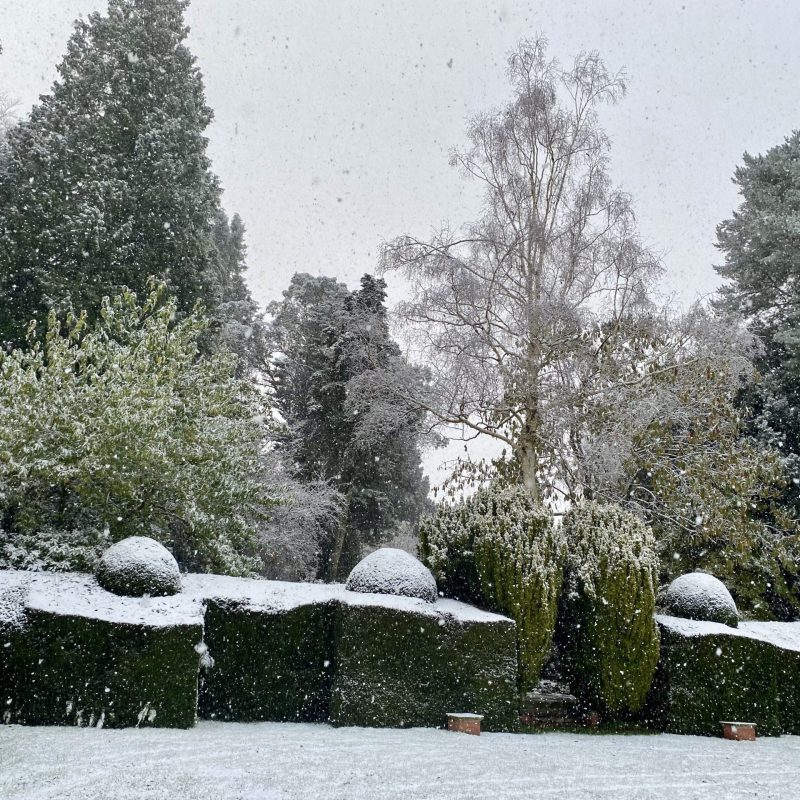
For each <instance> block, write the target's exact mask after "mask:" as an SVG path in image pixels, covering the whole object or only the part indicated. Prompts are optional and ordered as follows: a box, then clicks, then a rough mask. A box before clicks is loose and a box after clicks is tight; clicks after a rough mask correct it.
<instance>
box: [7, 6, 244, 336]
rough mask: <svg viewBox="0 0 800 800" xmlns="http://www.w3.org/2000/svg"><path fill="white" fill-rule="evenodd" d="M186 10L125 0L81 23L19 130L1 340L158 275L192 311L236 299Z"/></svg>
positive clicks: (207, 112) (11, 166)
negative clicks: (219, 229)
mask: <svg viewBox="0 0 800 800" xmlns="http://www.w3.org/2000/svg"><path fill="white" fill-rule="evenodd" d="M186 5H187V4H186V3H184V2H176V1H175V0H152V1H151V2H146V3H143V2H139V0H111V2H110V3H109V8H108V12H107V13H106V14H99V13H92V14H90V15H89V16H88V18H86V19H82V20H79V21H78V22H77V23H76V25H75V30H74V32H73V35H72V37H71V38H70V41H69V44H68V47H67V51H66V53H65V56H64V58H63V60H62V61H61V63H60V64H59V65H58V77H57V79H56V81H55V82H54V83H53V85H52V89H51V92H50V94H48V95H44V96H42V98H41V102H40V103H38V104H37V105H35V106H34V107H33V109H32V110H31V112H30V115H29V116H28V118H27V119H25V120H24V121H23V122H21V123H20V124H19V125H17V126H16V127H15V128H14V129H13V130H12V131H11V132H10V133H9V135H8V144H9V148H8V149H9V157H8V160H7V161H8V163H7V169H6V170H5V174H4V175H3V177H2V181H0V196H2V201H0V278H1V279H0V306H1V307H2V309H3V314H2V315H0V340H4V339H10V340H13V341H16V342H19V341H23V340H24V336H25V326H26V325H27V323H28V321H29V320H30V319H32V318H34V317H36V318H38V319H39V320H43V319H44V318H45V317H46V314H47V311H48V307H49V306H50V305H51V304H56V305H57V307H58V310H59V313H65V312H66V311H67V310H69V309H71V310H73V311H75V313H78V312H80V310H81V309H83V308H87V309H89V310H90V311H91V312H92V313H93V312H95V311H96V310H97V308H98V307H99V305H100V301H101V298H102V297H103V296H104V295H105V294H112V293H114V292H117V291H120V290H121V288H122V287H123V286H128V287H129V288H131V289H133V290H135V291H139V292H141V291H143V290H144V289H145V286H146V281H147V279H148V277H149V276H150V275H158V276H160V277H163V278H165V279H166V278H167V277H168V278H169V281H170V288H171V291H172V292H173V294H175V296H176V297H177V299H178V306H179V308H180V309H181V311H184V312H188V311H190V310H191V308H192V307H193V305H194V303H195V302H196V301H197V300H198V299H199V298H202V299H203V300H204V301H205V302H207V303H208V304H209V305H211V306H213V305H215V304H216V302H218V301H219V300H221V299H224V296H225V294H226V293H227V292H226V289H227V284H229V283H230V282H231V280H235V279H236V278H237V275H235V274H233V275H232V274H230V272H231V270H230V267H229V265H228V264H227V263H226V258H225V253H224V252H221V249H222V248H221V247H220V245H221V241H220V239H219V237H217V236H215V230H214V222H215V220H216V219H217V216H218V213H219V211H220V186H219V181H218V179H217V178H216V176H215V175H213V173H212V172H211V170H210V162H209V158H208V155H207V152H206V151H207V146H208V139H207V137H206V136H205V135H204V133H205V129H206V128H207V126H208V125H209V124H210V122H211V120H212V117H213V113H212V111H211V109H210V108H209V107H208V105H207V104H206V102H205V96H204V87H203V81H202V76H201V74H200V71H199V70H198V68H197V66H196V63H195V59H194V57H193V55H192V54H191V52H190V51H189V49H188V48H187V46H186V36H187V34H188V28H187V27H186V24H185V21H184V11H185V7H186Z"/></svg>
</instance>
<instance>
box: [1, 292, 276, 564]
mask: <svg viewBox="0 0 800 800" xmlns="http://www.w3.org/2000/svg"><path fill="white" fill-rule="evenodd" d="M163 293H164V287H163V286H162V287H160V288H159V289H156V290H154V291H153V292H151V294H150V295H149V296H148V297H147V298H146V300H145V301H144V303H142V304H139V302H138V301H137V298H136V295H134V294H132V293H131V292H125V293H124V294H122V295H120V296H117V297H115V298H114V299H113V300H108V299H106V300H104V301H103V304H102V307H101V309H100V314H99V319H98V320H97V322H96V324H94V325H89V324H87V321H86V318H85V316H81V317H79V318H75V317H70V318H69V319H68V320H67V323H66V326H64V327H63V328H62V326H61V325H60V324H59V322H58V320H57V319H56V316H55V314H54V313H52V312H51V314H50V318H49V321H48V330H47V334H46V336H45V337H44V341H43V342H40V341H33V343H32V344H31V345H30V346H29V348H27V349H22V348H18V349H16V350H13V351H12V352H11V353H10V354H7V355H0V378H1V380H0V559H2V563H3V564H5V565H10V566H16V567H24V568H41V567H48V568H55V569H90V568H91V566H92V564H93V561H94V559H95V558H96V556H97V555H98V553H99V551H100V549H101V548H102V547H103V546H104V545H107V544H108V543H109V542H111V541H118V540H119V539H123V538H125V537H127V536H131V535H136V534H140V535H146V536H151V537H152V538H154V539H157V540H158V541H160V542H162V543H163V544H165V545H167V546H168V547H169V548H170V549H171V551H172V552H173V554H174V555H175V557H176V558H177V560H178V562H179V564H180V565H181V567H182V568H183V569H192V570H195V571H218V572H232V573H247V572H251V571H256V570H258V569H259V566H260V560H259V558H258V547H259V540H258V530H259V525H260V523H261V521H262V520H263V519H264V516H265V514H266V512H267V511H268V509H269V507H270V506H271V505H272V504H273V503H274V501H275V499H274V498H273V497H272V496H271V495H270V492H269V487H268V485H267V484H266V483H265V480H266V479H268V478H269V476H268V475H264V474H263V471H262V470H263V447H264V441H265V427H264V423H263V422H262V421H261V419H262V418H261V417H260V416H259V415H263V414H264V413H265V408H264V406H263V399H262V398H261V397H260V396H259V395H258V394H257V393H256V392H255V391H254V390H253V389H252V388H251V387H250V386H249V385H248V384H246V383H244V382H242V381H240V380H238V379H237V378H235V376H234V370H235V359H234V358H233V357H232V356H230V355H229V354H228V355H226V354H224V353H217V354H215V355H212V356H199V355H198V340H199V338H200V337H201V335H202V334H203V332H204V331H205V329H206V325H207V323H206V321H205V320H204V318H203V317H202V315H201V314H200V313H199V312H193V313H191V314H190V315H189V316H188V317H186V318H185V319H183V320H181V321H179V322H175V321H174V317H175V313H176V304H175V302H174V301H172V300H166V299H164V297H163Z"/></svg>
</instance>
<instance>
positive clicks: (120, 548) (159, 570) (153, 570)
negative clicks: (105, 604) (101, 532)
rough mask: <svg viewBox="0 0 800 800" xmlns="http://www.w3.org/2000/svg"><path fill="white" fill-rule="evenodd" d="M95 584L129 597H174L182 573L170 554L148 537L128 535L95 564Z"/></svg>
mask: <svg viewBox="0 0 800 800" xmlns="http://www.w3.org/2000/svg"><path fill="white" fill-rule="evenodd" d="M96 574H97V582H98V583H99V584H100V585H101V586H102V587H103V588H104V589H106V590H108V591H109V592H113V593H114V594H123V595H128V596H130V597H142V596H144V595H146V594H147V595H153V596H162V595H169V594H177V593H178V592H179V591H180V590H181V572H180V569H179V568H178V562H177V561H176V560H175V558H174V556H173V555H172V553H170V552H169V550H167V548H166V547H164V545H163V544H159V543H158V542H157V541H156V540H155V539H151V538H150V537H149V536H129V537H128V538H127V539H123V540H122V541H121V542H117V543H116V544H112V545H111V547H109V548H108V550H106V552H105V553H103V556H102V558H101V559H100V563H99V564H98V565H97V572H96Z"/></svg>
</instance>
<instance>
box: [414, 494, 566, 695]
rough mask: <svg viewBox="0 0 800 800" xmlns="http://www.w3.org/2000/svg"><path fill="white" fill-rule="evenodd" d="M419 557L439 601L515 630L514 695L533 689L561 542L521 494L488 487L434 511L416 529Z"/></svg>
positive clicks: (552, 611) (556, 584) (544, 515)
mask: <svg viewBox="0 0 800 800" xmlns="http://www.w3.org/2000/svg"><path fill="white" fill-rule="evenodd" d="M420 549H421V552H422V555H423V559H424V560H425V562H426V563H427V564H428V565H429V566H430V567H431V569H432V570H433V572H434V574H435V575H436V576H437V579H438V580H439V583H440V587H441V588H442V589H443V591H444V593H445V594H446V595H451V596H455V597H459V598H460V599H465V600H467V601H469V602H475V603H478V604H479V605H483V606H486V607H488V608H490V609H492V610H493V611H497V612H499V613H502V614H507V615H508V616H510V617H511V618H512V619H513V620H514V621H515V622H516V624H517V649H518V659H519V682H520V688H522V689H523V690H526V689H528V688H531V687H533V686H535V685H536V683H537V682H538V680H539V673H540V672H541V668H542V664H543V662H544V659H545V658H546V656H547V654H548V652H549V650H550V645H551V643H552V638H553V630H554V628H555V621H556V610H557V605H558V594H559V589H560V587H561V574H562V573H561V569H562V560H563V551H564V548H563V541H562V538H561V536H560V535H559V533H558V532H557V531H556V530H555V529H554V527H553V521H552V517H551V515H550V513H549V512H548V511H547V510H546V509H545V508H543V507H542V506H539V505H537V504H536V503H534V502H533V500H532V499H531V498H530V496H529V494H528V493H527V492H526V491H525V490H524V489H523V488H522V487H507V488H496V487H490V488H487V489H482V490H480V491H478V492H477V493H476V494H475V495H473V496H472V497H470V498H469V499H467V500H466V501H465V502H463V503H461V504H460V505H457V506H441V507H440V508H439V510H438V512H437V514H436V516H435V517H433V518H432V519H427V520H424V521H423V523H422V524H421V526H420Z"/></svg>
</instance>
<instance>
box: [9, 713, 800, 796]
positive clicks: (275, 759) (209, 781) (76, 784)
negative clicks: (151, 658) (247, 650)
mask: <svg viewBox="0 0 800 800" xmlns="http://www.w3.org/2000/svg"><path fill="white" fill-rule="evenodd" d="M0 765H1V766H0V797H2V798H3V800H34V799H35V800H167V798H180V800H301V799H302V800H307V799H308V798H325V799H326V800H383V799H384V798H386V800H389V798H391V799H392V800H433V799H434V798H436V800H460V799H461V798H465V797H474V798H491V800H523V798H524V800H530V798H547V799H548V800H554V799H555V800H558V799H561V800H575V798H589V799H590V798H598V799H599V798H602V799H603V800H662V798H663V800H675V798H680V800H717V798H738V797H751V798H753V797H757V798H759V800H777V799H778V798H780V800H790V799H791V798H795V797H797V787H798V786H799V785H800V737H796V736H783V737H780V738H764V739H759V740H757V741H755V742H730V741H726V740H725V739H722V738H721V737H720V738H719V739H713V738H709V737H695V736H673V735H667V734H663V735H646V736H618V735H603V736H597V735H586V734H567V733H546V734H534V735H524V734H507V733H488V734H487V733H483V734H481V736H465V735H464V734H461V733H450V732H448V731H443V730H436V729H432V728H425V729H422V728H414V729H411V730H398V729H365V728H331V727H330V726H328V725H319V724H317V725H315V724H308V723H274V722H262V723H249V724H245V723H221V722H205V721H201V722H199V723H198V725H197V727H195V728H192V729H189V730H169V729H163V728H162V729H155V728H151V729H139V730H137V729H135V728H128V729H125V730H108V729H102V730H97V729H96V728H73V727H29V728H23V727H19V726H15V725H8V726H0Z"/></svg>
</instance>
